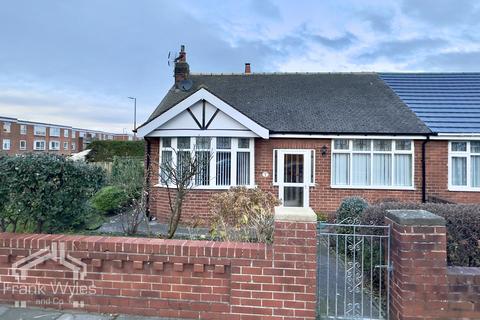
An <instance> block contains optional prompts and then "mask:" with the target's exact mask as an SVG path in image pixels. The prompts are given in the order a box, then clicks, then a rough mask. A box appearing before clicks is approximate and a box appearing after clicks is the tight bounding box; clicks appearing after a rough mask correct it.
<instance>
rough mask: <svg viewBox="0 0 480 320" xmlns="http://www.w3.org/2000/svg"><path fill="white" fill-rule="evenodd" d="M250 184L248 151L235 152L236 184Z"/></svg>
mask: <svg viewBox="0 0 480 320" xmlns="http://www.w3.org/2000/svg"><path fill="white" fill-rule="evenodd" d="M249 184H250V152H237V185H239V186H248V185H249Z"/></svg>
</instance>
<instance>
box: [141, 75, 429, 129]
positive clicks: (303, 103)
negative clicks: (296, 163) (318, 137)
mask: <svg viewBox="0 0 480 320" xmlns="http://www.w3.org/2000/svg"><path fill="white" fill-rule="evenodd" d="M190 79H191V80H192V81H193V87H192V89H191V90H189V91H188V92H183V91H175V90H173V88H172V89H171V90H169V92H168V93H167V95H166V96H165V97H164V99H163V100H162V102H161V103H160V104H159V106H158V107H157V108H156V110H155V111H154V112H153V113H152V115H151V116H150V118H149V119H148V121H147V122H149V121H151V120H153V119H154V118H156V117H158V116H159V115H160V114H162V113H163V112H165V111H166V110H168V109H170V108H171V107H173V106H174V105H175V104H177V103H179V102H180V101H182V100H183V99H185V98H186V97H188V96H189V95H191V94H193V93H194V92H195V91H197V90H198V89H199V88H201V87H204V88H206V89H207V90H209V91H210V92H211V93H213V94H215V95H216V96H218V97H219V98H221V99H222V100H224V101H225V102H227V103H228V104H230V105H231V106H233V107H234V108H236V109H237V110H239V111H240V112H242V113H243V114H245V115H246V116H248V117H250V118H251V119H252V120H254V121H256V122H257V123H258V124H260V125H262V126H263V127H265V128H267V129H269V130H270V131H271V132H272V133H312V134H313V133H324V134H325V133H332V134H337V133H338V134H426V133H429V132H430V130H429V129H428V128H427V127H426V126H425V124H424V123H423V122H422V121H421V120H420V119H419V118H417V117H416V116H415V114H414V113H413V112H412V111H411V110H410V109H409V108H408V107H407V106H406V105H405V103H403V102H402V101H401V100H400V99H399V97H398V96H397V95H396V94H395V93H394V92H393V91H392V90H391V89H390V88H389V87H388V86H387V85H386V84H385V83H384V82H383V81H382V80H381V79H380V78H379V76H378V75H377V74H375V73H288V74H250V75H243V74H237V75H201V74H192V75H191V76H190Z"/></svg>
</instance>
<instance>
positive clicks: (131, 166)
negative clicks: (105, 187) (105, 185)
mask: <svg viewBox="0 0 480 320" xmlns="http://www.w3.org/2000/svg"><path fill="white" fill-rule="evenodd" d="M143 171H144V169H143V161H142V159H139V158H132V157H114V158H113V164H112V172H111V174H110V178H109V183H110V184H111V185H114V186H117V187H119V188H121V189H122V190H123V191H125V193H126V194H127V195H128V196H129V197H130V198H135V199H138V198H139V197H140V195H141V194H142V189H143V182H144V178H143Z"/></svg>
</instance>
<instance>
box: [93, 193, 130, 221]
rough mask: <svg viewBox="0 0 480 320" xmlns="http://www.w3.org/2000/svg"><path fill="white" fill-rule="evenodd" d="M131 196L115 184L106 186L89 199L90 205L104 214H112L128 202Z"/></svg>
mask: <svg viewBox="0 0 480 320" xmlns="http://www.w3.org/2000/svg"><path fill="white" fill-rule="evenodd" d="M130 199H131V198H129V197H128V195H127V194H126V192H125V191H124V190H123V189H121V188H120V187H117V186H107V187H104V188H102V189H101V190H100V191H98V192H97V193H96V194H95V196H94V197H93V198H92V199H91V202H92V207H93V208H95V209H97V210H98V211H100V212H102V213H106V214H113V213H115V212H116V211H118V210H119V209H121V208H122V207H124V206H126V205H127V204H128V203H129V200H130Z"/></svg>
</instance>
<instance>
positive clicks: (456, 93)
mask: <svg viewBox="0 0 480 320" xmlns="http://www.w3.org/2000/svg"><path fill="white" fill-rule="evenodd" d="M380 76H381V78H382V79H383V80H384V81H385V82H386V83H387V84H388V85H389V86H390V87H391V88H392V89H393V90H394V91H395V92H396V93H397V94H398V96H399V97H400V98H401V99H402V100H403V101H404V102H405V103H406V104H407V105H408V106H409V107H410V109H411V110H412V111H414V112H415V114H416V115H417V116H418V117H419V118H420V119H422V120H423V121H424V122H425V123H426V124H427V126H428V127H429V128H430V129H431V130H432V131H433V132H435V133H480V73H382V74H380Z"/></svg>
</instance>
